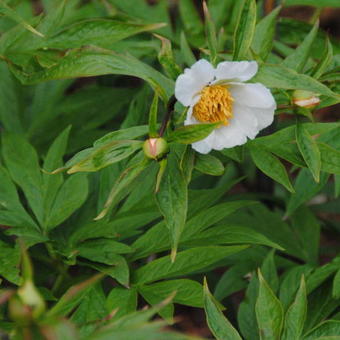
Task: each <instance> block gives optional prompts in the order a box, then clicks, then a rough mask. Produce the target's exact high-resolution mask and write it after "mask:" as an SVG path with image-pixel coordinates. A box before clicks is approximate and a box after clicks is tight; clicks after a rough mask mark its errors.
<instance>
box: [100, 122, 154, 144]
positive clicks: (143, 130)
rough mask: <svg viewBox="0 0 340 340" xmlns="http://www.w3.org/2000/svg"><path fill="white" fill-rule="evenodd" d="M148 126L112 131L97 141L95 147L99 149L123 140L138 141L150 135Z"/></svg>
mask: <svg viewBox="0 0 340 340" xmlns="http://www.w3.org/2000/svg"><path fill="white" fill-rule="evenodd" d="M148 130H149V128H148V126H147V125H140V126H133V127H129V128H127V129H122V130H117V131H112V132H109V133H108V134H106V135H105V136H103V137H101V138H99V139H97V140H96V141H95V142H94V143H93V146H95V147H99V146H103V145H106V144H108V143H111V142H113V141H117V140H122V139H136V138H139V137H142V136H144V135H146V134H147V133H148Z"/></svg>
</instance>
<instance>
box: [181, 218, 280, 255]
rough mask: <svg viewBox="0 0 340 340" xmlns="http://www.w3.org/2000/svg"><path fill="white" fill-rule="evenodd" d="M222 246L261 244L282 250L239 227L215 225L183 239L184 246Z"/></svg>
mask: <svg viewBox="0 0 340 340" xmlns="http://www.w3.org/2000/svg"><path fill="white" fill-rule="evenodd" d="M206 244H210V245H224V244H261V245H266V246H268V247H273V248H276V249H280V250H283V248H282V247H281V246H280V245H278V244H277V243H274V242H272V241H271V240H270V239H268V238H267V237H265V236H264V235H262V234H260V233H258V232H256V231H254V230H252V229H251V228H247V227H241V226H231V225H228V226H226V225H225V224H221V225H217V226H214V227H211V228H209V229H208V230H205V231H203V232H197V233H196V234H194V235H192V236H191V238H188V237H185V239H184V240H183V245H185V246H203V245H206Z"/></svg>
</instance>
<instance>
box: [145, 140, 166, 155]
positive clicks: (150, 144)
mask: <svg viewBox="0 0 340 340" xmlns="http://www.w3.org/2000/svg"><path fill="white" fill-rule="evenodd" d="M143 150H144V153H145V155H146V157H148V158H152V159H159V158H161V157H162V156H163V155H165V154H166V153H167V152H168V150H169V147H168V143H167V142H166V140H165V139H163V138H149V139H147V140H146V141H145V142H144V145H143Z"/></svg>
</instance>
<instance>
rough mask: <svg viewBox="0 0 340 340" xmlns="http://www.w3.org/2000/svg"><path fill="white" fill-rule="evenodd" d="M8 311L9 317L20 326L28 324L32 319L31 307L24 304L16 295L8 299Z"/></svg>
mask: <svg viewBox="0 0 340 340" xmlns="http://www.w3.org/2000/svg"><path fill="white" fill-rule="evenodd" d="M8 311H9V315H10V318H11V319H12V320H13V321H15V322H17V323H18V324H20V325H22V326H25V325H28V324H30V323H31V321H32V310H31V308H30V307H29V306H26V305H24V304H23V303H22V301H21V299H20V298H19V297H18V296H17V295H14V296H12V297H11V298H10V299H9V302H8Z"/></svg>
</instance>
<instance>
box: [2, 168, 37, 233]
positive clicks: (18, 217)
mask: <svg viewBox="0 0 340 340" xmlns="http://www.w3.org/2000/svg"><path fill="white" fill-rule="evenodd" d="M0 211H1V213H0V224H3V225H8V226H15V227H18V228H24V229H25V230H26V231H28V230H31V231H32V229H33V230H34V231H35V232H38V233H40V228H39V227H38V226H37V224H36V223H35V222H34V221H33V219H32V218H31V216H30V215H29V214H28V213H27V212H26V210H25V209H24V208H23V206H22V205H21V202H20V200H19V196H18V193H17V190H16V187H15V184H14V183H13V182H12V181H11V179H10V177H9V174H8V172H7V171H6V169H5V168H3V167H2V166H0Z"/></svg>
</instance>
